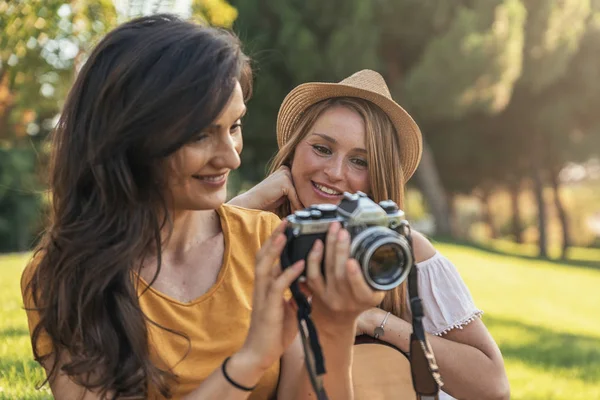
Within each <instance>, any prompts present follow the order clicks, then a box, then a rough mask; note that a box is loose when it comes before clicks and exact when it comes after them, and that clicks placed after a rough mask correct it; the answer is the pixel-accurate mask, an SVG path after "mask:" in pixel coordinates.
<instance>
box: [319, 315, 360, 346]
mask: <svg viewBox="0 0 600 400" xmlns="http://www.w3.org/2000/svg"><path fill="white" fill-rule="evenodd" d="M311 317H312V319H313V322H314V323H315V326H316V327H317V331H318V333H319V336H325V337H332V338H334V339H336V340H339V339H340V338H344V337H348V338H351V339H352V340H354V336H355V334H356V322H357V319H358V316H354V315H350V314H341V315H337V316H335V317H332V316H331V315H328V314H325V313H321V312H319V310H318V309H316V310H314V311H313V312H312V314H311Z"/></svg>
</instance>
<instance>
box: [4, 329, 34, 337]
mask: <svg viewBox="0 0 600 400" xmlns="http://www.w3.org/2000/svg"><path fill="white" fill-rule="evenodd" d="M19 336H26V337H29V331H28V330H27V329H26V328H6V329H0V338H13V337H19Z"/></svg>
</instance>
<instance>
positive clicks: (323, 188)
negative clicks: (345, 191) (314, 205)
mask: <svg viewBox="0 0 600 400" xmlns="http://www.w3.org/2000/svg"><path fill="white" fill-rule="evenodd" d="M311 183H312V185H313V186H314V187H315V188H316V189H317V190H319V191H320V192H323V193H324V194H326V195H329V196H341V195H342V192H338V191H337V190H334V189H332V188H330V187H327V186H324V185H321V184H319V183H316V182H313V181H311Z"/></svg>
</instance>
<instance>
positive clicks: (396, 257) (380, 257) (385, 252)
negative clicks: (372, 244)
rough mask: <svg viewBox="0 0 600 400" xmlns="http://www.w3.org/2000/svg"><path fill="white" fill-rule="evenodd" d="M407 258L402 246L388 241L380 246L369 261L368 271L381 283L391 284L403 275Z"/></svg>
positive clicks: (372, 277)
mask: <svg viewBox="0 0 600 400" xmlns="http://www.w3.org/2000/svg"><path fill="white" fill-rule="evenodd" d="M405 260H406V258H405V257H404V253H403V251H402V249H401V248H400V246H398V245H397V244H396V243H387V244H384V245H381V246H379V247H378V248H377V249H375V251H374V252H373V254H372V255H371V258H370V259H369V260H368V261H367V262H368V265H367V268H366V270H367V272H368V274H369V276H370V277H371V279H373V280H374V281H375V282H376V283H377V284H379V285H385V286H387V285H391V284H393V283H394V282H396V281H397V280H398V278H399V277H400V276H401V275H402V272H403V271H404V268H405V267H406V266H405V265H404V262H405Z"/></svg>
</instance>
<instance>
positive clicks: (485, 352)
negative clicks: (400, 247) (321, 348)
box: [231, 70, 509, 399]
mask: <svg viewBox="0 0 600 400" xmlns="http://www.w3.org/2000/svg"><path fill="white" fill-rule="evenodd" d="M277 142H278V145H279V152H278V153H277V155H276V156H275V158H274V160H273V162H272V165H271V169H270V172H269V176H268V177H267V178H266V179H265V180H264V181H262V182H261V183H259V184H258V185H257V186H255V187H254V188H252V189H251V190H249V191H247V192H245V193H243V194H241V195H239V196H238V197H236V198H234V199H232V200H231V203H234V204H237V205H241V206H244V207H248V208H258V209H264V210H271V211H274V212H275V213H276V214H278V215H279V217H285V216H286V215H288V214H289V213H290V212H293V211H295V210H297V209H301V208H304V207H308V206H310V205H313V204H321V203H330V204H337V203H339V201H340V200H341V199H342V196H343V193H344V192H357V191H362V192H364V193H367V194H368V195H369V197H371V198H372V199H373V200H374V201H376V202H379V201H382V200H388V199H390V200H393V201H395V202H396V203H397V204H398V205H399V207H400V208H402V207H403V206H404V189H405V185H406V182H407V181H408V179H409V178H410V177H411V176H412V175H413V173H414V172H415V170H416V168H417V166H418V164H419V161H420V157H421V153H422V138H421V132H420V130H419V127H418V126H417V124H416V123H415V122H414V120H413V119H412V118H411V117H410V115H409V114H408V113H407V112H406V111H405V110H404V109H403V108H402V107H401V106H400V105H398V104H397V103H396V102H395V101H394V100H393V99H392V97H391V95H390V92H389V90H388V88H387V85H386V83H385V81H384V79H383V78H382V77H381V75H379V74H378V73H377V72H374V71H370V70H363V71H359V72H357V73H355V74H354V75H352V76H350V77H348V78H346V79H344V80H343V81H341V82H339V83H322V82H318V83H305V84H302V85H300V86H298V87H296V88H295V89H293V90H292V91H291V92H290V93H289V94H288V95H287V96H286V98H285V100H284V101H283V104H282V105H281V108H280V111H279V115H278V120H277ZM412 236H413V250H414V254H415V259H416V263H417V264H416V268H417V272H418V284H419V285H418V286H419V290H420V295H421V298H422V301H423V306H424V311H425V318H424V320H423V325H424V328H425V330H426V332H427V333H428V340H429V342H430V343H431V347H432V348H433V352H434V353H435V357H436V360H437V363H438V365H439V370H440V373H441V376H442V379H443V381H444V386H443V389H444V392H442V393H441V396H440V399H452V398H460V399H506V398H508V397H509V385H508V381H507V378H506V373H505V370H504V362H503V359H502V355H501V353H500V350H499V349H498V346H497V345H496V343H495V342H494V340H493V338H492V337H491V335H490V333H489V332H488V330H487V328H486V326H485V325H484V323H483V322H482V320H481V319H480V318H479V317H480V316H481V314H482V311H481V310H479V309H478V308H477V307H476V306H475V304H474V302H473V299H472V297H471V294H470V292H469V290H468V288H467V287H466V285H465V284H464V282H463V280H462V278H461V277H460V275H459V273H458V271H457V269H456V268H455V267H454V265H453V264H452V263H451V262H450V261H449V260H448V259H447V258H445V257H444V256H443V255H441V254H440V253H439V252H438V251H437V250H436V249H435V248H434V247H433V245H432V244H431V243H430V242H429V241H428V240H427V239H426V238H425V237H424V236H423V235H421V234H419V233H418V232H414V231H413V235H412ZM410 320H411V310H410V307H409V304H408V296H407V289H406V282H404V283H402V284H401V285H399V286H398V287H396V288H395V289H393V290H390V291H388V292H387V293H386V295H385V298H384V300H383V301H382V303H381V304H380V305H379V307H375V308H372V309H370V310H368V311H366V312H364V313H363V314H362V315H361V316H360V318H359V321H358V324H357V328H356V334H357V336H359V335H369V336H371V337H373V338H375V339H377V340H378V341H381V342H383V343H386V344H389V345H391V346H393V347H395V348H397V349H399V350H401V351H402V352H403V353H409V349H410V347H409V346H410V343H409V341H410V335H411V332H412V326H411V324H410V323H409V322H408V321H410ZM355 348H356V346H355ZM364 360H365V358H362V357H361V358H356V359H355V363H362V362H363V361H364ZM388 367H389V366H388ZM357 368H358V366H356V365H355V366H354V377H355V385H356V383H357V382H358V381H360V380H361V379H362V378H361V375H362V374H363V373H359V372H357ZM390 374H393V373H390ZM355 392H357V395H358V396H357V398H360V390H358V391H357V390H355ZM372 392H373V393H377V388H372Z"/></svg>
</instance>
